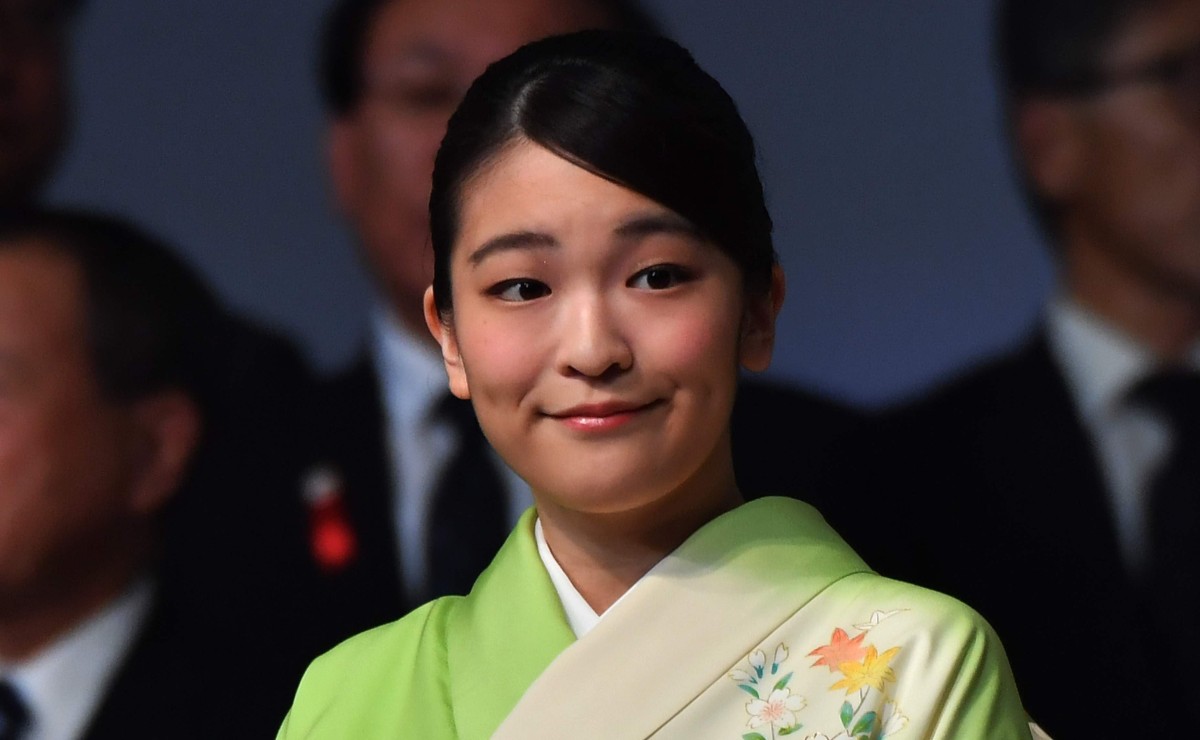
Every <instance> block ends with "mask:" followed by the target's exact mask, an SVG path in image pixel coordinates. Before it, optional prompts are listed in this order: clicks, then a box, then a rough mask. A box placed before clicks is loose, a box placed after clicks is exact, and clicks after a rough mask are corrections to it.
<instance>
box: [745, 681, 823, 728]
mask: <svg viewBox="0 0 1200 740" xmlns="http://www.w3.org/2000/svg"><path fill="white" fill-rule="evenodd" d="M807 704H808V702H807V701H806V700H805V699H804V697H803V696H800V695H799V694H797V695H795V696H793V695H792V690H791V689H788V688H782V689H776V690H774V691H772V692H771V695H770V696H768V697H767V698H766V700H765V701H764V700H762V699H754V700H752V701H748V702H746V713H747V714H749V715H750V721H749V722H747V723H746V724H747V726H749V727H751V728H755V727H763V726H764V725H770V726H772V727H779V728H786V727H792V726H794V725H796V724H797V720H796V712H799V711H800V710H801V709H803V708H804V707H805V705H807Z"/></svg>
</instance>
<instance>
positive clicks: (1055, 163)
mask: <svg viewBox="0 0 1200 740" xmlns="http://www.w3.org/2000/svg"><path fill="white" fill-rule="evenodd" d="M1094 71H1095V73H1096V76H1097V78H1098V79H1099V80H1100V81H1101V82H1100V84H1099V85H1098V87H1097V89H1096V90H1094V91H1091V92H1087V93H1084V94H1081V95H1078V96H1075V97H1066V98H1062V99H1049V100H1036V101H1033V102H1027V103H1023V104H1022V111H1023V112H1022V114H1021V115H1022V118H1021V119H1019V122H1020V124H1021V126H1022V132H1023V147H1024V151H1025V155H1026V161H1027V164H1028V166H1029V168H1030V173H1031V175H1032V177H1033V179H1034V181H1035V182H1036V183H1037V185H1038V188H1039V189H1040V190H1041V192H1042V194H1043V195H1045V196H1047V197H1048V198H1050V199H1051V200H1052V201H1054V202H1056V203H1057V204H1058V206H1059V211H1060V213H1061V221H1060V227H1061V228H1060V233H1061V237H1062V243H1063V256H1064V264H1065V273H1066V274H1065V277H1066V281H1067V283H1068V286H1069V289H1070V290H1071V292H1072V294H1073V295H1074V296H1075V297H1076V298H1077V299H1078V300H1080V301H1081V302H1082V303H1083V304H1084V305H1085V306H1088V307H1089V308H1091V309H1092V310H1094V311H1097V312H1098V313H1100V314H1101V315H1103V316H1106V317H1107V318H1108V319H1110V320H1112V321H1115V322H1116V323H1117V324H1118V325H1119V326H1121V327H1122V328H1123V329H1124V330H1125V331H1126V332H1128V333H1129V334H1131V335H1132V336H1134V337H1136V338H1138V339H1140V340H1141V341H1143V342H1145V343H1147V344H1148V345H1150V346H1152V347H1154V348H1155V349H1157V350H1158V351H1159V352H1160V353H1163V354H1174V353H1177V352H1178V351H1181V350H1182V349H1183V348H1185V347H1186V345H1188V344H1189V343H1190V342H1191V341H1192V340H1193V338H1194V337H1195V336H1196V335H1197V330H1200V324H1198V323H1197V319H1198V318H1200V3H1196V2H1193V1H1192V0H1170V1H1168V2H1160V3H1153V4H1147V5H1146V6H1144V7H1143V8H1142V9H1141V10H1140V11H1137V12H1135V13H1134V14H1133V15H1132V16H1131V17H1130V18H1128V19H1127V20H1126V22H1124V23H1123V24H1122V25H1121V27H1120V28H1119V29H1118V30H1117V31H1116V32H1115V34H1114V35H1113V37H1112V39H1111V40H1110V42H1109V43H1108V45H1107V47H1106V49H1105V51H1104V53H1103V54H1102V55H1101V57H1100V58H1099V59H1098V60H1096V63H1095V67H1094ZM1163 327H1171V328H1170V329H1169V330H1164V328H1163Z"/></svg>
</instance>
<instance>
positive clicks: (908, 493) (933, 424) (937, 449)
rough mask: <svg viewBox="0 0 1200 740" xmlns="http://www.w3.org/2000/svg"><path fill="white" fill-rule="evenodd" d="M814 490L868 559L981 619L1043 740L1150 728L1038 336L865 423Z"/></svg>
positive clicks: (1145, 697) (1120, 597) (1134, 636)
mask: <svg viewBox="0 0 1200 740" xmlns="http://www.w3.org/2000/svg"><path fill="white" fill-rule="evenodd" d="M822 487H823V491H824V493H823V495H825V496H826V497H827V498H828V501H829V505H828V506H827V507H826V517H827V518H828V519H829V520H830V522H831V523H832V524H833V526H834V527H835V528H836V529H837V530H838V531H839V532H840V533H841V534H842V535H843V536H844V537H845V538H846V539H847V540H848V541H849V543H850V544H851V546H852V547H854V548H855V549H856V550H858V552H859V553H860V554H861V555H862V556H863V558H864V559H865V560H866V561H867V563H868V564H870V565H871V566H872V567H874V568H875V569H876V570H878V571H879V572H880V573H882V574H883V575H887V576H892V577H894V578H898V579H900V580H905V581H911V582H914V583H917V584H920V585H923V586H928V587H930V588H933V589H936V590H939V591H944V592H946V593H949V594H951V595H953V596H956V597H958V598H960V599H961V600H963V601H965V602H966V603H967V604H969V605H971V606H973V607H975V608H976V609H977V610H978V611H979V612H980V613H981V614H982V615H983V616H984V617H985V618H987V619H988V620H989V621H990V622H991V624H992V625H993V626H994V627H995V628H996V631H997V633H998V634H999V635H1000V638H1001V640H1002V642H1003V643H1004V645H1005V648H1006V650H1007V652H1008V655H1009V658H1010V660H1011V662H1012V665H1013V670H1014V673H1015V676H1016V679H1017V686H1018V688H1019V689H1020V691H1021V695H1022V698H1023V699H1024V701H1025V706H1026V709H1027V710H1029V712H1030V713H1031V715H1032V716H1033V718H1034V719H1035V720H1036V721H1037V722H1039V723H1040V724H1041V725H1042V726H1043V727H1044V728H1045V729H1046V730H1047V731H1048V732H1049V733H1050V734H1051V735H1052V736H1053V737H1055V738H1056V740H1062V739H1063V738H1068V739H1069V738H1072V737H1085V736H1088V737H1090V736H1094V735H1095V733H1096V731H1097V730H1096V728H1097V727H1102V728H1104V729H1102V730H1099V731H1100V732H1101V734H1104V735H1106V736H1112V737H1116V736H1117V735H1116V734H1110V733H1113V732H1114V731H1115V730H1116V729H1118V728H1124V729H1128V730H1130V731H1132V732H1133V733H1134V734H1135V735H1138V736H1149V735H1148V734H1143V733H1144V732H1145V731H1146V730H1147V729H1148V727H1149V725H1148V724H1147V723H1149V722H1151V721H1152V719H1151V718H1152V717H1154V716H1157V714H1158V713H1156V712H1152V711H1151V704H1150V699H1151V693H1152V692H1157V691H1161V690H1163V689H1166V687H1165V686H1161V685H1160V686H1157V687H1156V685H1155V684H1156V682H1155V681H1154V680H1153V677H1154V675H1155V674H1154V673H1153V672H1152V669H1153V667H1154V666H1153V665H1151V663H1152V662H1153V659H1154V652H1153V651H1150V650H1149V649H1148V648H1149V646H1148V645H1144V644H1143V634H1144V630H1142V629H1141V625H1142V622H1141V615H1140V614H1139V609H1138V602H1139V598H1138V594H1137V589H1136V588H1135V586H1134V584H1133V582H1132V580H1131V579H1130V578H1128V577H1127V576H1126V573H1125V571H1124V569H1123V567H1122V564H1121V562H1120V560H1119V553H1118V549H1117V547H1118V546H1117V538H1116V533H1115V530H1114V526H1113V522H1112V519H1111V516H1110V513H1109V512H1110V509H1109V504H1108V498H1107V493H1106V490H1105V488H1104V482H1103V479H1102V477H1101V472H1100V469H1099V464H1098V462H1097V460H1096V457H1095V453H1094V451H1093V449H1092V446H1091V443H1090V441H1089V439H1088V437H1087V436H1086V432H1085V431H1084V429H1083V427H1082V425H1081V422H1080V420H1079V418H1078V415H1077V412H1076V409H1075V407H1074V404H1073V401H1072V399H1071V397H1070V395H1069V392H1068V389H1067V387H1066V385H1065V381H1064V380H1063V377H1062V375H1061V373H1060V372H1059V370H1058V368H1057V366H1056V365H1055V364H1054V362H1053V360H1052V358H1051V355H1050V352H1049V348H1048V347H1047V344H1046V340H1045V338H1044V337H1043V336H1041V335H1040V334H1039V335H1037V336H1035V337H1034V338H1033V339H1032V340H1031V341H1029V342H1028V344H1027V345H1025V346H1024V347H1023V348H1021V349H1020V350H1019V351H1017V352H1016V353H1014V354H1011V355H1009V356H1005V357H1002V358H1000V359H998V360H995V361H993V362H991V363H989V364H986V365H984V366H982V367H979V368H978V369H976V370H974V371H972V372H969V373H967V374H965V375H964V376H962V377H960V378H958V379H956V380H953V381H952V382H950V383H949V384H947V385H945V386H943V387H941V388H940V389H937V390H936V391H935V392H933V393H931V394H930V395H928V396H926V397H924V398H921V399H919V400H917V401H915V402H913V403H910V404H907V405H905V406H903V407H900V408H896V409H894V410H891V411H889V412H887V413H885V414H883V415H882V416H881V417H880V418H879V419H878V420H876V421H873V422H870V423H868V424H867V425H865V426H864V427H863V429H862V430H861V431H860V432H859V433H856V434H855V435H853V436H852V437H851V438H848V439H847V440H846V441H845V443H844V444H843V445H841V449H840V450H839V451H837V452H836V453H835V454H834V455H833V456H832V457H831V462H830V465H829V468H828V470H827V471H826V473H825V474H824V475H823V482H822ZM1159 649H1165V650H1172V649H1176V648H1174V647H1167V646H1160V648H1159ZM1168 691H1169V689H1168ZM1164 696H1165V695H1164ZM1084 716H1086V717H1087V719H1084V718H1083V717H1084Z"/></svg>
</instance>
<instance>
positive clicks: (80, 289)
mask: <svg viewBox="0 0 1200 740" xmlns="http://www.w3.org/2000/svg"><path fill="white" fill-rule="evenodd" d="M223 320H224V319H223V317H222V316H221V313H220V311H219V308H218V306H217V304H216V302H215V301H214V300H213V298H212V296H211V294H210V293H209V292H208V291H207V289H206V288H205V287H204V286H203V285H202V284H201V283H200V282H199V281H198V280H197V279H196V277H195V275H194V274H193V273H192V272H190V271H189V270H188V268H187V267H186V266H185V265H184V264H183V263H181V262H179V261H178V260H177V259H176V258H175V257H173V256H172V254H171V253H170V252H169V251H168V250H167V249H166V248H165V247H164V246H163V245H161V244H160V243H158V242H157V241H156V240H154V239H153V238H152V237H150V236H149V235H147V234H146V233H144V232H142V231H140V230H138V229H136V228H134V227H132V226H130V225H129V224H127V223H125V222H122V221H120V220H117V219H113V218H110V217H105V216H100V215H93V214H88V213H85V212H65V211H28V212H25V213H22V214H20V215H17V216H13V217H10V218H8V219H6V220H5V221H4V222H3V223H0V735H2V736H3V737H5V738H17V739H23V738H37V739H39V740H73V739H75V738H87V739H89V740H98V739H101V738H122V739H127V738H134V739H138V738H147V739H148V738H162V737H171V738H215V737H223V738H224V737H228V738H252V737H269V736H270V733H271V732H272V731H273V729H274V727H275V726H276V725H277V724H278V721H279V717H280V716H282V714H283V712H284V711H285V710H286V708H287V706H288V699H289V694H290V689H291V687H292V686H293V685H294V683H295V681H296V680H297V678H298V676H299V675H300V670H301V669H302V668H303V665H304V663H305V662H306V661H307V659H308V658H309V657H310V656H309V655H308V649H307V648H308V647H309V646H306V645H302V644H297V643H295V642H294V640H293V634H292V631H291V630H289V629H288V628H287V627H286V622H287V620H288V619H289V618H292V617H294V615H295V614H294V613H295V611H296V604H294V603H287V602H282V601H281V602H279V603H277V604H275V605H274V608H273V609H272V610H271V611H270V612H265V611H263V610H261V609H259V608H257V607H256V608H254V609H246V608H244V607H245V605H246V603H247V600H249V601H250V602H253V601H254V600H256V599H258V598H259V596H258V595H257V594H247V593H241V592H234V591H231V590H229V589H226V590H223V591H221V592H218V593H214V592H210V591H205V590H203V589H198V588H196V583H195V582H194V581H189V580H185V579H183V578H180V577H179V576H178V574H177V573H176V572H174V571H173V570H172V569H171V567H170V565H169V564H168V563H167V562H166V559H165V557H164V555H165V552H166V551H165V550H164V545H165V544H166V542H165V541H166V540H168V539H169V538H170V537H171V536H172V530H171V529H170V528H169V527H168V522H167V519H168V517H167V514H168V511H169V510H170V509H171V508H172V506H173V505H174V504H175V503H178V502H177V501H176V500H175V497H176V496H177V495H178V494H179V493H180V489H181V488H182V487H183V485H184V482H185V481H186V480H188V478H189V475H191V474H192V473H193V472H195V470H196V463H198V462H199V461H200V460H201V459H202V458H203V456H204V455H205V454H206V450H207V449H208V448H210V444H209V437H210V435H209V432H210V429H209V426H210V419H211V420H213V421H215V419H213V418H212V417H211V416H210V413H209V408H210V407H211V404H212V399H213V397H214V395H219V394H220V393H221V392H222V388H221V387H220V384H219V374H217V373H214V372H213V369H214V367H215V366H219V364H220V362H221V361H222V360H221V358H220V357H219V356H214V355H213V354H212V352H211V350H212V337H213V336H214V332H213V329H214V326H219V324H220V323H221V322H222V321H223ZM214 379H215V380H217V381H218V383H217V384H215V385H214V383H213V381H214ZM193 490H194V492H195V493H201V492H200V491H199V490H195V489H193ZM209 536H210V537H211V538H212V539H213V540H214V541H216V542H220V541H221V540H222V538H223V532H221V531H219V530H214V531H210V532H209ZM214 599H216V601H214ZM206 602H212V603H206Z"/></svg>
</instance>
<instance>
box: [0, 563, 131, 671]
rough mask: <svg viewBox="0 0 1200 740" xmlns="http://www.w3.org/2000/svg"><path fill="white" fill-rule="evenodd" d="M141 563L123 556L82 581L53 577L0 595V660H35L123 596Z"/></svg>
mask: <svg viewBox="0 0 1200 740" xmlns="http://www.w3.org/2000/svg"><path fill="white" fill-rule="evenodd" d="M145 562H146V559H145V557H141V556H133V555H132V551H129V552H128V553H127V554H122V555H121V556H119V557H115V558H110V559H107V560H105V562H104V567H99V568H97V567H91V568H89V570H88V573H87V574H86V575H84V574H77V575H72V576H65V575H61V574H55V575H54V577H52V578H48V579H47V581H52V582H48V583H47V584H46V585H45V586H40V587H35V588H33V589H29V590H27V591H23V592H20V593H5V592H0V659H3V660H5V661H11V662H17V663H19V662H23V661H25V660H28V659H29V658H32V657H33V656H35V655H37V654H38V653H39V652H41V651H42V650H43V649H44V648H46V647H48V646H49V645H51V644H52V643H53V642H54V641H55V640H57V639H58V638H60V637H61V636H62V635H64V634H66V633H67V632H69V631H70V630H71V629H73V628H74V627H76V626H77V625H79V624H81V623H82V622H84V621H86V620H87V619H88V618H89V617H91V616H93V615H95V614H96V613H98V612H99V611H100V610H102V609H103V608H104V607H106V606H108V605H109V604H111V603H112V602H113V601H114V600H115V599H117V598H118V597H119V596H120V595H121V594H122V593H124V592H125V590H126V589H127V588H129V585H130V584H131V583H132V582H133V580H134V579H135V578H136V577H137V576H138V575H139V574H140V573H141V571H142V569H143V567H144V564H145ZM92 565H93V566H94V565H95V563H94V562H93V563H92ZM67 584H70V585H67Z"/></svg>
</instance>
